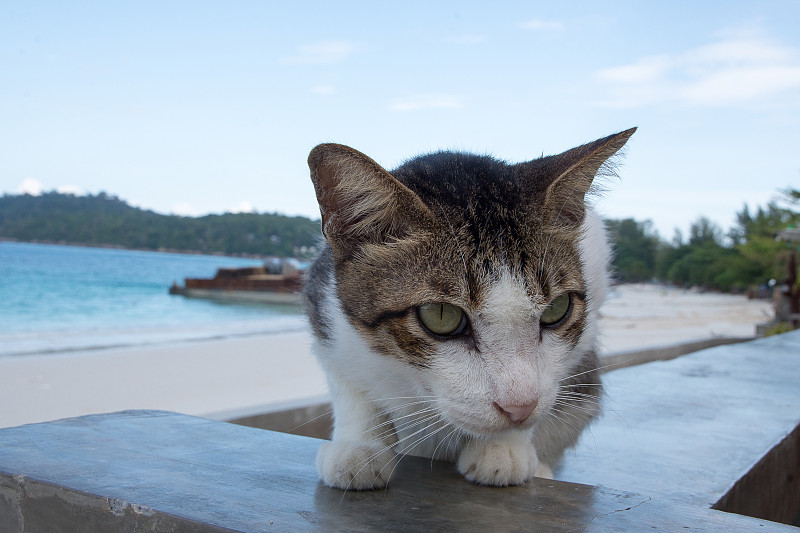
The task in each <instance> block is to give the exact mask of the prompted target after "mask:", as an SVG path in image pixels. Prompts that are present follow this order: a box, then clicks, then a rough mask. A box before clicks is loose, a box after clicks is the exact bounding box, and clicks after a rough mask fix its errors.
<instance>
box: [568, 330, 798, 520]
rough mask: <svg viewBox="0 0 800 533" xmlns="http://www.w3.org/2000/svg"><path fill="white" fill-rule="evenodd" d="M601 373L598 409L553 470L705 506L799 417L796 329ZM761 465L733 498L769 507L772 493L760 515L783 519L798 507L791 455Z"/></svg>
mask: <svg viewBox="0 0 800 533" xmlns="http://www.w3.org/2000/svg"><path fill="white" fill-rule="evenodd" d="M603 381H604V383H605V386H606V401H605V416H604V417H603V418H602V419H601V420H599V421H598V422H597V423H596V424H594V425H592V426H590V429H589V430H588V431H586V432H585V433H584V434H583V436H582V437H581V440H580V442H579V444H578V446H577V448H576V449H575V451H574V452H570V453H569V454H568V456H567V457H566V460H565V461H564V462H563V463H562V466H561V468H560V469H559V470H557V471H556V478H557V479H560V480H564V481H574V482H581V483H588V484H596V485H602V486H607V487H624V488H625V489H626V490H630V491H634V492H638V493H642V494H648V495H651V496H654V497H658V498H659V499H667V500H670V501H675V502H683V503H686V504H690V505H695V506H698V507H711V506H713V505H715V504H716V503H717V502H718V501H719V500H720V499H721V498H723V497H724V496H725V495H726V493H728V491H729V489H731V488H732V487H733V486H734V485H735V484H736V483H737V481H738V480H740V479H741V478H743V477H744V476H745V475H746V474H748V472H750V471H751V470H753V469H754V468H755V467H756V465H757V464H758V463H759V462H760V461H761V460H762V458H764V457H765V456H769V454H770V451H771V450H773V448H775V449H776V452H775V453H778V454H783V456H784V457H789V456H790V455H791V453H792V451H794V453H796V450H797V448H798V447H797V445H796V442H795V443H794V445H792V443H793V442H794V440H793V438H790V435H791V434H792V432H793V431H794V429H795V428H796V427H797V426H798V425H799V424H800V331H796V332H792V333H787V334H784V335H779V336H775V337H769V338H764V339H759V340H755V341H752V342H747V343H741V344H733V345H728V346H719V347H716V348H711V349H708V350H704V351H701V352H697V353H694V354H690V355H687V356H684V357H680V358H678V359H673V360H670V361H663V362H653V363H648V364H644V365H639V366H635V367H630V368H623V369H620V370H615V371H613V372H609V373H607V374H604V376H603ZM787 438H788V441H787V443H786V444H785V445H784V447H783V448H781V447H778V448H776V447H777V446H778V445H779V444H780V443H782V442H783V441H785V440H786V439H787ZM787 449H788V450H789V451H788V452H787V451H786V450H787ZM782 450H783V451H782ZM787 453H788V454H789V455H786V454H787ZM771 464H772V466H771V467H769V468H767V469H765V470H763V471H762V472H767V471H769V472H772V473H771V474H766V473H762V474H759V475H756V476H755V481H754V480H753V479H751V483H750V485H749V486H750V488H749V489H748V490H747V494H744V498H742V494H740V495H739V501H741V500H743V499H746V500H750V501H749V504H750V507H751V508H752V507H759V506H760V502H759V500H761V503H763V502H767V503H768V504H769V505H767V507H769V506H771V505H772V504H773V503H774V502H775V500H776V498H778V496H777V495H778V494H780V495H781V496H780V498H782V499H783V500H784V504H782V505H781V507H783V509H781V510H780V511H777V510H773V511H770V518H771V519H773V520H784V519H787V520H790V519H791V518H793V517H794V516H795V515H796V514H797V512H798V511H799V510H800V497H798V496H800V486H798V484H800V472H798V471H797V459H796V456H795V460H794V461H793V462H792V461H790V460H785V461H784V460H778V461H772V463H771ZM786 494H788V495H789V496H788V497H787V496H786ZM792 499H793V501H790V500H792ZM737 510H738V509H737ZM776 513H780V516H778V514H776ZM785 517H788V518H785Z"/></svg>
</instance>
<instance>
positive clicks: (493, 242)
mask: <svg viewBox="0 0 800 533" xmlns="http://www.w3.org/2000/svg"><path fill="white" fill-rule="evenodd" d="M634 131H635V129H631V130H627V131H624V132H621V133H618V134H616V135H611V136H609V137H606V138H603V139H600V140H597V141H595V142H592V143H589V144H586V145H583V146H579V147H577V148H573V149H571V150H568V151H566V152H564V153H562V154H560V155H557V156H549V157H542V158H539V159H534V160H532V161H528V162H524V163H519V164H506V163H504V162H501V161H498V160H496V159H493V158H490V157H485V156H476V155H470V154H463V153H454V152H439V153H436V154H431V155H426V156H421V157H418V158H415V159H412V160H410V161H408V162H407V163H405V164H403V165H402V166H400V167H399V168H397V169H395V170H394V171H392V172H388V171H386V170H384V169H383V168H382V167H381V166H380V165H379V164H377V163H376V162H375V161H373V160H372V159H370V158H369V157H367V156H365V155H364V154H362V153H360V152H358V151H356V150H354V149H352V148H349V147H346V146H342V145H336V144H323V145H320V146H317V147H316V148H314V150H313V151H312V152H311V154H310V156H309V166H310V168H311V178H312V181H313V182H314V187H315V189H316V193H317V198H318V200H319V205H320V211H321V214H322V225H323V233H324V235H325V238H326V239H327V241H328V243H329V245H330V248H331V252H332V257H333V262H334V271H335V277H336V288H337V295H338V299H339V302H340V305H341V309H342V311H343V312H344V314H345V315H346V317H347V319H348V321H349V323H350V324H351V325H352V326H353V327H354V328H355V329H356V330H357V331H358V332H359V334H360V336H361V337H362V338H363V339H364V341H365V342H366V343H367V344H368V345H369V346H370V347H371V348H372V351H373V352H375V353H376V354H379V356H378V357H380V358H386V360H387V361H392V365H387V368H397V364H396V363H397V362H398V361H399V362H400V363H402V366H401V368H403V369H404V370H403V371H402V376H397V379H402V380H405V381H408V382H410V383H412V384H413V385H414V386H415V387H416V388H417V391H418V394H420V395H427V396H434V397H436V401H435V403H436V405H437V408H438V409H439V410H440V412H441V413H442V414H443V416H444V417H445V418H446V419H448V420H449V421H451V422H453V423H454V424H456V425H457V426H459V427H460V428H461V429H463V430H465V431H467V432H469V433H472V434H475V435H482V434H488V433H492V432H496V431H503V430H506V429H509V428H511V427H520V426H522V427H525V426H529V425H532V424H534V423H535V421H536V420H537V419H538V418H540V417H541V415H542V414H544V413H546V412H548V411H549V410H550V409H551V408H552V407H553V405H554V403H555V401H556V395H557V392H558V386H559V383H560V382H561V381H562V380H563V379H565V378H566V377H567V376H568V374H569V373H570V372H574V371H575V366H576V365H577V364H578V361H579V358H580V356H581V354H583V353H585V352H586V351H587V350H589V349H592V348H594V344H595V342H596V340H595V335H596V329H595V326H594V324H593V323H592V322H593V321H595V320H596V317H595V316H593V313H594V314H596V307H597V302H596V300H597V299H598V298H599V297H602V294H604V291H605V283H606V280H605V275H606V274H605V268H606V257H605V254H606V252H605V238H604V234H603V232H602V228H601V223H600V222H599V220H598V219H596V216H595V215H593V213H591V211H589V210H588V209H587V207H586V200H585V197H586V195H587V193H588V192H589V190H590V187H591V185H592V182H593V180H594V178H595V176H596V175H597V174H598V172H599V171H600V170H601V169H604V168H607V163H608V160H609V158H610V157H611V156H613V155H614V154H615V153H616V152H617V151H619V150H620V148H622V146H623V145H624V144H625V143H626V141H627V140H628V138H629V137H630V136H631V135H632V134H633V132H634ZM601 241H602V242H601Z"/></svg>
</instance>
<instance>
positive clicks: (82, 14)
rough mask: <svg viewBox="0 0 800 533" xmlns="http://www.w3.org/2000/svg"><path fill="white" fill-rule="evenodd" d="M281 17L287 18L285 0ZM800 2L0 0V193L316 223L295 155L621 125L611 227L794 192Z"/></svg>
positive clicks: (508, 145) (490, 145) (587, 135)
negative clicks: (632, 130)
mask: <svg viewBox="0 0 800 533" xmlns="http://www.w3.org/2000/svg"><path fill="white" fill-rule="evenodd" d="M290 4H291V5H290ZM798 20H800V2H797V1H760V2H756V1H751V2H737V1H724V2H723V1H719V2H712V1H709V2H697V1H696V0H692V1H672V2H614V1H608V2H503V1H498V2H492V3H491V6H490V5H489V2H469V1H458V2H431V1H427V2H416V1H405V2H392V3H388V2H386V3H384V2H293V3H291V2H267V1H259V2H255V1H252V2H247V1H235V2H201V1H191V2H180V1H170V2H148V1H139V2H96V3H86V2H77V1H76V2H61V1H59V2H21V1H20V2H17V1H9V2H3V3H2V5H0V80H1V81H2V82H1V83H0V193H18V192H22V191H29V192H37V191H39V190H53V189H57V190H61V191H70V192H77V193H79V194H84V193H97V192H99V191H101V190H102V191H106V192H108V193H111V194H115V195H117V196H119V197H120V198H122V199H124V200H127V201H129V202H130V203H132V204H134V205H137V206H140V207H144V208H147V209H153V210H155V211H159V212H163V213H178V214H190V215H201V214H206V213H210V212H215V213H221V212H225V211H241V210H251V209H255V210H257V211H259V212H263V211H269V212H273V211H277V212H281V213H285V214H290V215H295V214H300V215H306V216H313V217H316V216H318V210H317V206H316V200H315V197H314V192H313V188H312V186H311V183H310V180H309V178H308V168H307V166H306V157H307V154H308V152H309V150H310V149H311V148H312V147H313V146H314V145H316V144H318V143H320V142H339V143H343V144H348V145H350V146H353V147H354V148H356V149H358V150H361V151H362V152H364V153H366V154H367V155H369V156H371V157H372V158H374V159H375V160H377V161H378V162H379V163H381V164H382V165H384V166H385V167H386V168H392V167H393V166H396V165H397V164H399V163H401V162H402V161H404V160H405V159H407V158H408V157H411V156H413V155H416V154H418V153H422V152H429V151H433V150H436V149H442V148H449V149H459V150H468V151H474V152H479V153H489V154H492V155H494V156H496V157H498V158H501V159H505V160H507V161H511V162H517V161H524V160H529V159H532V158H535V157H538V156H540V155H541V154H552V153H558V152H561V151H563V150H565V149H568V148H570V147H572V146H575V145H578V144H582V143H584V142H588V141H591V140H594V139H596V138H599V137H602V136H605V135H608V134H610V133H613V132H617V131H620V130H623V129H627V128H628V127H631V126H638V127H639V131H638V132H637V133H636V135H635V136H634V137H633V138H632V140H631V142H630V144H629V147H628V151H627V156H626V158H625V160H624V164H623V165H622V167H621V168H620V180H614V181H612V182H610V183H608V184H607V188H608V191H607V192H606V193H605V195H604V197H602V198H601V199H599V200H598V201H597V206H598V209H599V211H601V212H602V213H603V214H604V215H606V216H608V217H614V218H623V217H634V218H636V219H639V220H643V219H651V220H653V222H654V224H655V227H656V228H657V229H658V231H659V232H660V233H661V235H662V237H664V238H667V239H670V238H671V237H672V236H673V231H674V228H676V227H678V228H680V229H682V230H683V231H684V232H685V231H686V228H688V225H689V223H690V222H692V221H693V220H695V219H696V218H697V217H698V216H700V215H707V216H709V217H710V218H711V219H712V220H714V221H715V222H717V223H718V224H720V225H721V226H722V227H723V228H727V227H728V226H730V225H731V224H732V223H733V221H734V215H735V213H736V211H738V210H740V209H741V208H742V206H743V205H744V204H745V203H748V204H749V205H750V206H753V207H754V206H756V205H764V204H766V202H767V201H769V200H770V199H771V198H773V197H774V196H775V194H776V190H777V189H780V188H784V187H787V186H794V187H797V188H800V32H799V31H798V30H797V21H798Z"/></svg>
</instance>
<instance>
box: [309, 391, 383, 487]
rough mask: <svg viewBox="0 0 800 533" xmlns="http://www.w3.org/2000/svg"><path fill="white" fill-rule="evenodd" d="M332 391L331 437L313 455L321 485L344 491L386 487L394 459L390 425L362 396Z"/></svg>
mask: <svg viewBox="0 0 800 533" xmlns="http://www.w3.org/2000/svg"><path fill="white" fill-rule="evenodd" d="M331 388H332V389H334V387H331ZM332 392H333V410H334V417H335V423H334V430H333V438H332V440H331V441H330V442H326V443H324V444H323V445H322V446H320V449H319V452H318V454H317V471H318V472H319V475H320V478H321V479H322V482H323V483H325V484H326V485H328V486H329V487H336V488H339V489H345V490H367V489H377V488H381V487H384V486H386V483H388V481H389V476H390V475H391V473H392V471H393V470H394V466H395V464H396V460H397V459H396V456H397V454H395V453H394V452H393V451H392V446H393V445H394V443H395V442H396V437H395V434H394V429H393V427H392V425H391V423H390V422H389V421H388V420H387V418H386V417H385V416H383V415H381V413H380V412H379V411H378V409H377V408H376V406H375V403H374V402H370V401H369V400H368V399H367V398H366V397H365V396H364V395H363V394H360V393H357V392H355V391H351V390H349V389H348V388H347V387H345V386H342V385H339V386H336V387H335V389H334V390H332Z"/></svg>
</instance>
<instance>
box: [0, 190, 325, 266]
mask: <svg viewBox="0 0 800 533" xmlns="http://www.w3.org/2000/svg"><path fill="white" fill-rule="evenodd" d="M319 238H320V225H319V221H313V220H310V219H308V218H305V217H287V216H284V215H278V214H266V213H265V214H257V213H240V214H233V213H226V214H224V215H207V216H203V217H183V216H177V215H162V214H159V213H155V212H153V211H146V210H143V209H139V208H136V207H132V206H130V205H128V204H127V203H125V202H124V201H123V200H120V199H119V198H117V197H115V196H111V195H108V194H106V193H100V194H97V195H87V196H74V195H71V194H60V193H56V192H48V193H44V194H41V195H39V196H31V195H28V194H24V195H3V196H2V197H0V239H13V240H18V241H26V242H49V243H67V244H85V245H90V246H119V247H123V248H132V249H140V250H170V251H185V252H203V253H223V254H227V255H278V256H284V257H292V256H294V257H298V256H303V255H307V254H308V253H309V250H310V249H313V247H315V246H317V245H318V242H319Z"/></svg>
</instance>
